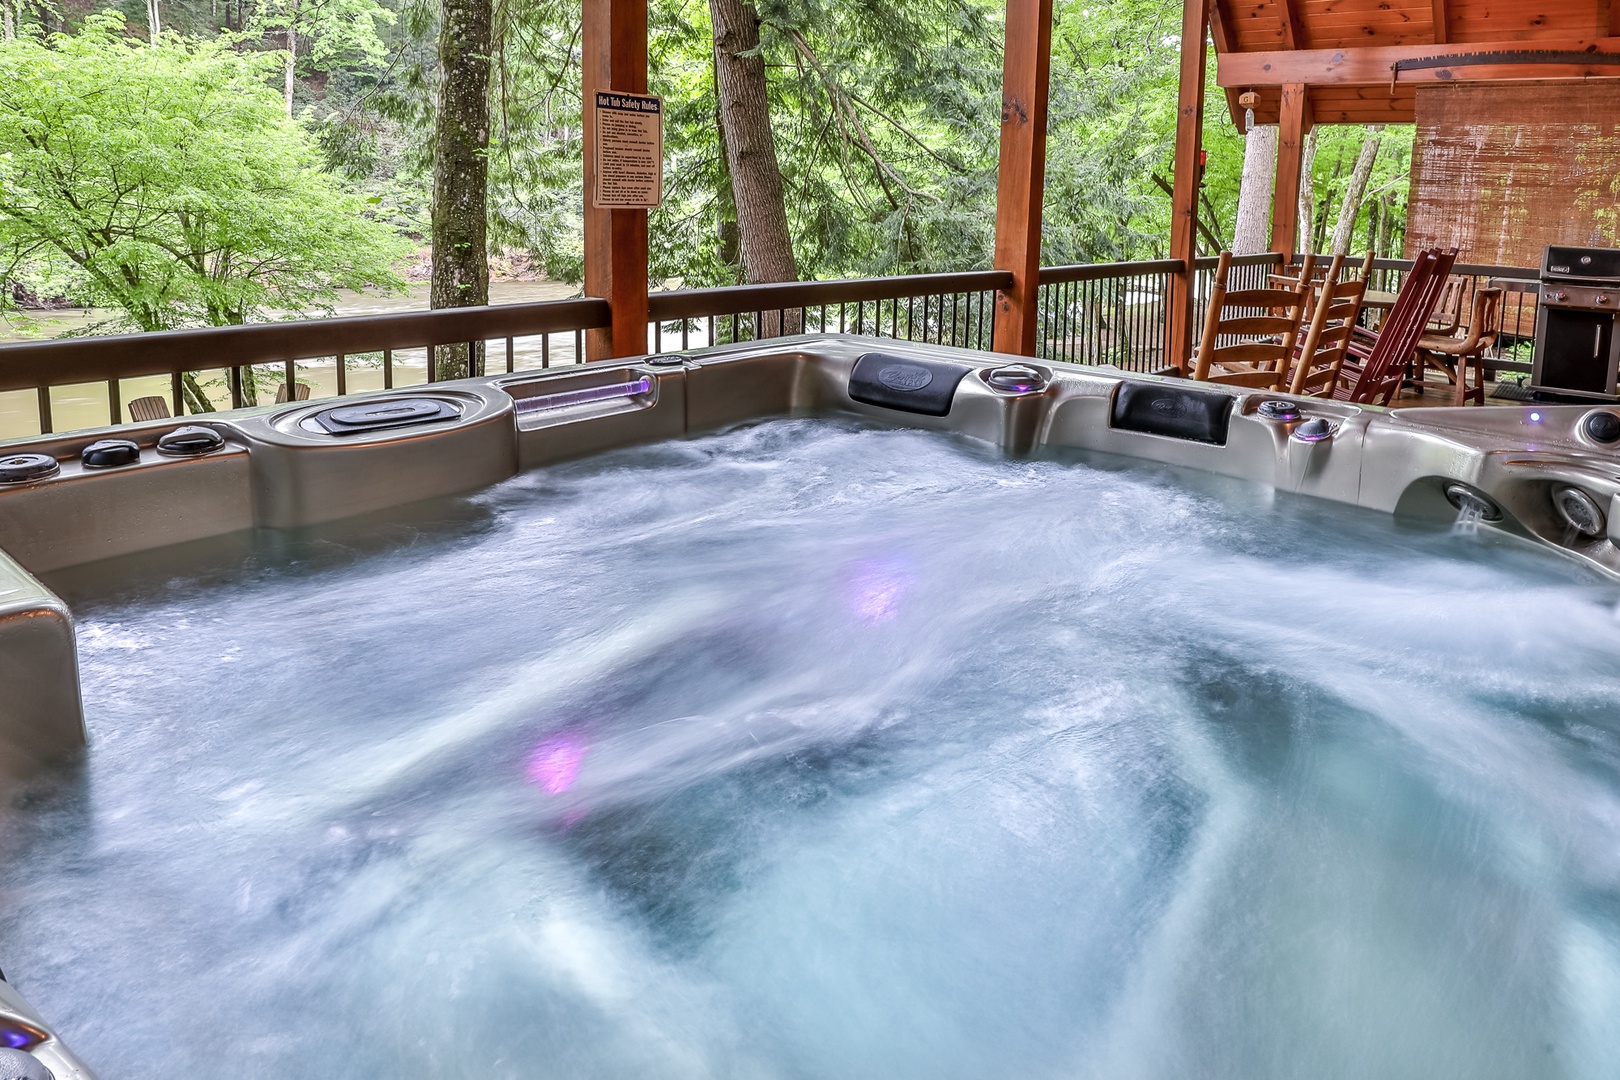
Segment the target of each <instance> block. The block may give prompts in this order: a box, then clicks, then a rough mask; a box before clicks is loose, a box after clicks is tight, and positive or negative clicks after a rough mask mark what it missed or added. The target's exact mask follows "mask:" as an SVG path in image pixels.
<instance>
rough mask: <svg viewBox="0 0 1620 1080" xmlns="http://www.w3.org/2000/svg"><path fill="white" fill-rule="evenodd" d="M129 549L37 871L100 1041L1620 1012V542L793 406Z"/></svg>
mask: <svg viewBox="0 0 1620 1080" xmlns="http://www.w3.org/2000/svg"><path fill="white" fill-rule="evenodd" d="M198 558H199V559H201V558H202V556H199V557H198ZM122 576H123V578H124V580H125V581H126V584H125V585H123V586H120V587H119V588H116V589H107V588H104V587H102V586H94V587H92V586H91V585H88V584H86V583H85V581H79V582H77V583H76V582H75V581H73V580H64V581H62V582H58V583H57V584H59V585H61V586H62V587H63V588H64V589H66V590H67V591H68V592H69V594H70V595H77V596H78V597H79V611H80V641H81V650H82V663H83V667H84V686H85V693H86V715H87V717H88V722H89V725H90V728H91V736H92V739H93V745H92V752H91V754H90V757H89V761H88V764H87V766H86V767H85V769H84V770H83V773H82V775H81V776H79V777H77V778H74V779H70V780H67V781H64V783H63V785H62V788H61V790H59V791H56V792H55V793H53V794H51V795H50V796H48V797H46V798H44V799H41V800H38V801H36V802H33V803H30V804H27V805H23V806H19V807H15V808H13V809H11V810H10V811H8V813H7V817H6V818H5V827H4V834H3V843H4V856H5V860H6V861H5V864H4V865H5V878H4V883H5V884H4V895H5V899H6V903H5V913H4V915H3V916H0V956H3V957H4V958H5V959H6V962H7V966H8V967H13V966H14V968H15V970H17V971H20V972H24V973H26V975H27V980H26V982H25V983H24V986H23V989H24V990H25V991H26V992H27V993H28V994H29V996H30V998H31V999H33V1000H34V1002H35V1003H36V1004H37V1005H38V1006H39V1007H40V1008H41V1009H42V1010H44V1011H45V1012H47V1013H48V1014H49V1015H51V1016H52V1017H53V1018H54V1019H56V1020H57V1021H58V1023H59V1026H60V1027H61V1029H62V1030H63V1031H64V1032H65V1033H66V1034H67V1036H68V1037H69V1038H70V1039H71V1040H72V1041H73V1043H74V1045H75V1047H76V1049H78V1051H79V1052H80V1054H81V1056H83V1057H84V1058H85V1059H86V1060H87V1061H90V1062H92V1063H93V1064H94V1065H95V1066H96V1067H97V1068H98V1070H100V1071H101V1073H102V1075H104V1076H107V1077H121V1078H144V1077H151V1078H157V1077H165V1078H167V1077H176V1076H185V1077H230V1078H242V1080H246V1078H258V1077H263V1078H271V1077H274V1078H284V1077H287V1076H294V1075H298V1076H304V1075H308V1076H334V1077H339V1076H340V1077H345V1078H372V1077H376V1078H383V1077H387V1078H415V1077H508V1076H509V1077H569V1078H582V1077H625V1076H645V1077H699V1076H703V1077H707V1076H726V1077H783V1078H787V1077H793V1078H801V1077H829V1078H831V1077H837V1078H846V1077H930V1078H937V1077H1004V1076H1029V1077H1039V1076H1064V1077H1092V1076H1095V1077H1122V1076H1125V1077H1187V1076H1200V1077H1244V1078H1253V1077H1280V1076H1310V1077H1322V1078H1327V1077H1369V1076H1414V1077H1415V1076H1422V1077H1445V1076H1455V1077H1470V1078H1474V1077H1518V1076H1523V1077H1546V1076H1551V1075H1563V1076H1571V1077H1587V1076H1591V1077H1598V1076H1603V1075H1608V1073H1607V1072H1606V1070H1607V1069H1609V1068H1610V1067H1611V1066H1612V1062H1613V1061H1614V1060H1615V1059H1616V1056H1617V1054H1620V840H1617V837H1620V776H1617V763H1620V716H1617V713H1620V708H1617V706H1616V705H1615V702H1616V701H1617V700H1620V667H1617V664H1616V658H1617V657H1620V621H1617V618H1616V613H1615V605H1616V593H1615V590H1614V589H1613V587H1612V586H1609V585H1604V584H1597V583H1595V582H1594V581H1593V579H1590V578H1588V577H1586V576H1584V575H1583V573H1582V572H1581V571H1579V570H1576V569H1574V568H1573V567H1572V566H1570V565H1567V564H1563V563H1559V562H1553V561H1550V560H1547V559H1545V558H1544V557H1541V556H1538V555H1535V554H1533V553H1528V552H1522V551H1519V550H1515V549H1511V548H1505V547H1499V546H1491V545H1490V544H1489V543H1488V542H1487V541H1486V540H1485V539H1482V538H1480V537H1470V536H1458V535H1452V534H1450V533H1447V532H1444V531H1434V532H1404V531H1400V530H1397V529H1395V528H1394V527H1392V526H1391V525H1390V524H1389V521H1388V519H1387V518H1384V517H1382V516H1379V515H1373V514H1364V513H1361V512H1358V511H1352V510H1348V509H1345V508H1343V507H1338V506H1333V505H1329V504H1325V503H1318V502H1314V501H1309V500H1293V499H1276V500H1274V499H1273V497H1272V496H1271V495H1270V493H1269V492H1267V491H1263V490H1261V489H1258V488H1253V487H1248V486H1245V485H1240V484H1237V483H1232V482H1226V481H1217V480H1211V479H1208V478H1203V479H1198V478H1188V477H1185V476H1171V475H1170V474H1168V473H1166V472H1164V471H1159V470H1151V469H1146V468H1143V467H1141V466H1131V467H1126V466H1123V465H1121V464H1119V463H1115V462H1108V461H1091V462H1078V461H1022V462H1009V461H1006V460H1002V459H1000V458H997V457H995V456H994V455H992V454H990V453H989V452H988V451H985V450H983V449H981V448H978V447H976V446H973V445H970V444H966V443H962V442H956V441H951V440H949V439H945V438H941V437H937V436H928V435H923V434H920V433H916V432H907V431H893V430H887V429H880V428H871V427H864V426H860V425H855V424H843V423H829V422H824V421H809V420H791V421H777V422H772V423H766V424H761V425H758V426H752V427H747V428H742V429H738V430H734V431H731V432H728V433H724V434H720V435H716V436H711V437H705V438H700V439H694V440H691V441H686V442H678V443H670V444H662V445H658V446H653V447H650V448H643V449H637V450H630V451H621V452H617V453H614V454H610V455H606V456H604V457H600V458H596V459H593V460H589V461H584V462H579V463H575V464H571V465H567V466H562V467H556V468H551V469H547V470H544V471H540V472H536V473H531V474H529V475H527V476H524V477H521V478H519V479H517V480H514V481H511V482H509V483H507V484H504V485H501V486H499V487H497V488H495V489H492V490H490V491H488V492H486V493H484V494H483V495H480V496H477V497H474V498H471V499H465V500H458V501H456V502H454V503H448V504H442V505H439V506H437V507H435V508H430V509H428V510H424V511H423V512H422V513H421V514H420V515H419V516H418V517H417V518H416V519H414V520H412V521H411V522H410V523H395V524H392V525H373V526H364V527H359V526H352V527H345V528H342V529H337V528H334V529H329V530H326V531H325V532H324V533H321V534H318V535H313V536H310V537H306V538H302V539H300V540H297V541H294V542H292V543H290V544H289V545H288V546H287V548H286V550H283V551H279V552H275V553H270V552H266V551H261V552H259V553H258V554H255V555H253V556H252V557H250V558H249V559H248V560H247V561H246V563H245V564H241V563H230V564H228V563H226V562H218V563H215V564H211V565H209V566H208V567H207V568H200V569H197V570H195V571H193V572H191V573H189V574H187V575H186V576H183V577H181V578H178V579H168V580H166V579H164V578H162V577H161V576H159V575H157V574H156V573H155V571H143V569H142V566H141V564H139V563H134V562H131V563H129V564H126V565H125V566H124V570H123V575H122ZM86 580H88V579H86ZM97 590H99V595H91V594H92V593H95V592H97Z"/></svg>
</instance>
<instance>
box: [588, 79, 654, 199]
mask: <svg viewBox="0 0 1620 1080" xmlns="http://www.w3.org/2000/svg"><path fill="white" fill-rule="evenodd" d="M592 198H593V200H594V201H595V203H596V205H597V206H611V207H627V208H628V207H653V206H657V205H658V204H659V203H660V202H662V201H663V198H664V102H663V100H662V99H661V98H656V97H648V96H646V95H645V94H616V93H613V92H612V91H609V90H598V91H597V92H596V190H595V191H594V192H593V193H592Z"/></svg>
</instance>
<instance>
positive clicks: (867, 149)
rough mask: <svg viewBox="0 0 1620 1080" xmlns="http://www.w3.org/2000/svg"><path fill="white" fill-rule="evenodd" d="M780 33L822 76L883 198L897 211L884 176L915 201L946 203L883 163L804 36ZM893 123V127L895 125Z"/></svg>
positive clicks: (841, 90) (845, 95) (794, 32)
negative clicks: (873, 170) (873, 171)
mask: <svg viewBox="0 0 1620 1080" xmlns="http://www.w3.org/2000/svg"><path fill="white" fill-rule="evenodd" d="M778 29H779V30H782V32H783V34H785V35H786V37H787V39H788V40H789V41H791V42H792V43H793V47H794V49H796V50H797V51H798V52H799V54H800V55H801V56H803V57H804V59H805V62H806V63H808V64H809V65H810V66H811V67H813V68H815V69H816V72H817V73H818V74H819V75H820V76H821V81H822V85H823V87H824V88H825V89H826V92H827V97H828V99H829V100H831V102H832V104H833V108H834V109H836V110H838V111H839V112H840V113H841V114H842V117H843V120H847V121H848V125H849V126H848V130H849V131H851V132H853V134H854V141H855V144H856V145H857V146H859V147H860V149H861V151H862V153H864V154H865V155H866V156H867V157H868V158H870V159H871V160H872V164H873V166H874V167H875V168H876V169H877V170H878V182H879V183H880V184H882V186H883V191H884V194H885V195H887V196H888V197H889V201H890V202H891V203H893V204H894V208H895V209H896V210H898V209H899V208H900V204H899V202H898V201H897V200H896V199H895V197H894V194H893V192H892V191H891V190H890V188H889V184H888V182H887V181H886V180H884V175H885V174H886V175H887V176H888V177H889V178H890V179H892V180H893V181H894V183H895V185H896V186H897V187H899V188H900V189H901V190H902V191H904V192H905V193H906V194H907V195H910V196H912V197H913V198H917V199H927V200H928V201H930V202H935V203H938V202H943V201H944V200H942V199H940V198H939V196H937V195H931V194H929V193H928V192H926V191H918V190H917V189H916V188H914V187H912V186H911V185H910V184H908V183H906V178H905V177H904V176H902V175H901V174H900V172H899V171H898V170H897V169H895V168H894V166H892V165H890V164H889V163H888V162H887V161H885V160H884V158H883V155H882V154H880V153H879V152H878V149H877V147H876V146H875V145H873V143H872V137H871V135H870V134H869V133H868V132H867V130H866V125H865V124H862V123H861V118H860V116H859V114H857V113H856V111H855V106H854V104H853V102H852V101H851V99H850V96H849V93H848V91H846V90H845V89H844V88H843V87H842V86H840V85H839V83H838V80H837V79H835V78H833V76H832V74H831V73H830V72H828V70H827V69H826V68H825V67H824V66H823V65H822V63H821V60H820V58H819V57H817V56H816V54H815V51H814V50H813V49H811V48H810V43H809V42H808V41H806V40H805V39H804V35H803V34H801V33H799V32H798V31H797V30H793V29H785V28H782V27H778ZM874 111H875V110H874ZM885 119H887V118H885ZM843 120H841V121H840V127H842V126H843ZM890 122H891V123H893V121H890ZM908 134H909V133H908Z"/></svg>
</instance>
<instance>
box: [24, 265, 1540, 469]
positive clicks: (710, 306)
mask: <svg viewBox="0 0 1620 1080" xmlns="http://www.w3.org/2000/svg"><path fill="white" fill-rule="evenodd" d="M1281 262H1282V258H1281V257H1280V256H1277V255H1273V254H1264V255H1247V256H1240V257H1239V258H1238V259H1237V260H1236V265H1237V269H1236V270H1235V272H1234V278H1235V280H1236V281H1237V282H1239V283H1240V284H1241V285H1243V286H1250V285H1257V284H1259V283H1261V282H1262V281H1263V280H1264V277H1265V275H1266V273H1268V272H1269V271H1270V270H1271V268H1273V267H1275V266H1277V265H1279V264H1280V263H1281ZM1181 266H1182V264H1181V263H1180V262H1179V261H1176V260H1159V261H1154V262H1125V263H1098V264H1087V265H1077V266H1054V267H1046V268H1043V269H1042V270H1041V275H1040V294H1039V318H1040V323H1039V330H1040V332H1039V333H1038V335H1037V344H1036V353H1037V355H1038V356H1040V357H1043V358H1046V359H1051V360H1065V361H1069V362H1073V363H1081V364H1102V363H1107V364H1114V365H1117V366H1119V367H1122V368H1125V369H1127V370H1133V371H1149V370H1153V369H1155V368H1158V367H1160V366H1161V365H1162V364H1163V363H1164V357H1165V340H1166V325H1165V298H1166V296H1167V295H1168V293H1169V285H1170V277H1171V275H1173V274H1176V273H1179V272H1180V271H1181ZM1214 266H1215V259H1213V258H1200V259H1199V260H1198V262H1197V271H1198V274H1197V281H1196V290H1195V296H1194V300H1195V309H1196V310H1198V311H1202V309H1203V306H1204V302H1205V301H1204V298H1205V297H1207V295H1208V290H1209V279H1210V275H1211V272H1212V271H1213V269H1214ZM1374 266H1375V271H1374V273H1375V275H1376V276H1375V280H1374V287H1376V288H1383V289H1387V290H1389V291H1394V290H1395V289H1397V288H1398V287H1399V281H1400V277H1401V275H1402V273H1403V272H1404V271H1405V270H1406V269H1407V268H1408V267H1409V266H1410V263H1407V262H1405V261H1402V260H1390V259H1380V260H1378V261H1377V262H1376V263H1375V264H1374ZM1457 272H1458V273H1462V274H1468V275H1471V276H1473V277H1474V278H1475V279H1476V280H1477V281H1485V280H1496V281H1498V282H1499V283H1501V282H1507V283H1512V282H1524V283H1526V284H1527V285H1529V287H1530V288H1531V290H1532V291H1530V292H1510V294H1509V298H1510V299H1509V306H1508V312H1507V324H1508V325H1507V332H1506V334H1504V340H1503V342H1502V344H1501V345H1499V346H1498V350H1497V354H1496V356H1495V359H1496V361H1497V363H1496V365H1495V366H1496V367H1497V368H1498V369H1502V370H1513V371H1517V370H1529V367H1528V363H1527V362H1526V361H1527V356H1519V355H1517V354H1518V353H1524V352H1526V348H1525V346H1524V345H1523V342H1524V340H1525V339H1527V338H1528V337H1529V336H1530V335H1531V334H1532V333H1533V330H1534V311H1535V293H1534V291H1533V288H1534V286H1533V284H1532V283H1533V282H1534V279H1535V277H1536V274H1537V271H1536V270H1534V269H1527V268H1523V267H1500V266H1465V265H1459V266H1458V267H1457ZM1011 283H1012V275H1011V274H1010V273H1008V272H1006V271H999V270H982V271H972V272H966V273H957V274H915V275H907V276H897V277H886V278H870V279H857V280H845V281H799V282H783V283H780V284H769V285H747V286H736V287H730V288H718V289H686V290H675V291H670V292H659V293H654V294H653V295H652V296H651V297H650V298H649V316H650V320H649V323H648V347H649V349H651V350H652V351H663V350H665V349H671V348H681V349H686V348H696V347H701V346H704V345H710V344H720V343H726V342H736V341H750V340H755V339H758V338H763V337H773V336H778V335H782V334H791V333H798V332H801V331H807V332H841V333H843V332H847V333H857V334H870V335H875V336H880V337H892V338H899V339H904V340H909V341H923V342H930V343H934V344H941V345H961V346H967V347H971V348H981V349H985V348H989V347H990V343H991V341H992V339H993V334H994V328H995V321H996V304H995V294H996V291H997V290H999V289H1002V288H1006V287H1008V286H1009V285H1011ZM608 318H609V312H608V306H607V302H606V301H603V300H598V299H577V300H554V301H546V302H542V303H528V304H502V305H495V306H490V307H476V308H456V309H450V310H442V311H413V312H402V313H394V314H380V315H363V316H349V317H343V318H332V319H313V320H302V321H289V322H274V323H254V324H250V325H246V326H226V327H210V328H205V329H198V330H174V331H166V332H161V333H153V334H126V335H117V336H109V337H83V338H68V339H57V340H53V341H37V342H24V343H18V344H11V345H0V395H3V394H7V393H11V394H15V393H18V392H21V393H24V394H31V395H32V396H33V398H34V400H35V402H36V404H37V408H36V409H34V410H31V411H37V417H38V422H37V425H30V426H36V427H37V431H38V432H40V433H44V432H49V431H51V430H53V428H54V426H55V425H54V423H53V421H54V419H55V414H56V412H57V411H58V410H57V409H55V408H53V393H54V395H56V396H58V397H60V396H71V395H72V393H73V389H72V388H75V387H78V388H79V397H80V399H81V404H80V407H79V408H78V409H77V413H76V419H77V421H78V422H87V423H101V422H111V423H119V422H121V421H122V420H124V419H125V417H124V416H123V408H124V406H123V402H124V400H125V398H126V396H127V395H126V390H127V389H128V388H126V387H125V386H124V385H123V383H124V382H125V381H126V380H131V379H146V380H148V382H147V389H146V390H145V391H144V392H146V393H152V392H153V391H152V389H151V387H152V385H153V384H152V382H151V381H150V380H151V379H152V378H153V377H160V378H162V377H166V378H165V381H164V382H160V383H158V384H157V385H159V386H163V387H164V388H165V389H166V395H165V396H167V397H168V398H169V399H170V401H171V404H172V406H173V412H174V414H175V415H182V414H183V413H185V412H188V411H191V412H195V411H197V409H198V406H199V403H198V402H196V401H195V400H193V401H191V402H190V408H188V407H187V406H188V402H187V395H186V394H185V393H184V392H183V389H184V388H183V385H182V383H183V377H184V376H185V375H187V374H195V375H201V376H203V377H204V379H205V381H204V382H203V384H202V385H204V386H205V387H206V395H207V398H208V400H207V402H206V404H207V405H211V406H213V407H216V408H228V407H240V406H242V405H244V404H253V403H255V402H256V401H258V402H259V403H263V402H262V401H260V400H259V395H260V394H264V396H272V395H273V393H274V389H273V388H274V387H275V386H277V385H279V384H280V383H281V382H283V381H284V382H286V383H287V384H288V385H291V384H292V383H294V382H295V381H297V380H298V378H299V371H300V369H302V370H303V371H304V373H305V375H306V377H307V376H309V375H310V374H312V373H315V372H322V373H324V374H323V375H322V381H323V383H325V384H326V391H327V392H331V391H334V390H335V392H336V393H337V394H339V395H342V394H346V393H349V392H350V391H351V389H356V387H354V386H353V385H352V384H353V383H354V381H355V379H354V375H355V372H356V371H357V370H361V369H364V370H365V371H366V372H367V375H366V378H365V379H364V382H365V384H366V385H365V386H364V387H362V388H364V389H375V388H376V386H377V384H378V383H379V381H380V384H381V386H382V387H384V388H389V387H393V386H396V385H409V384H413V383H417V382H421V381H424V380H425V381H428V382H431V381H433V377H434V370H433V369H434V365H433V364H432V363H430V362H428V360H429V357H428V352H429V350H431V349H434V348H436V347H440V346H445V345H457V344H462V343H470V344H482V345H483V348H482V349H472V350H470V351H471V352H472V353H473V354H474V355H475V356H476V357H480V358H481V366H482V367H483V368H484V369H485V370H491V369H493V370H499V369H501V368H504V369H505V370H506V371H514V370H526V369H529V368H544V367H550V366H552V364H553V363H573V362H577V361H578V359H579V358H580V357H581V356H582V355H583V335H584V333H585V331H587V330H591V329H595V328H598V327H604V326H607V325H608ZM402 354H408V355H402ZM418 356H420V359H417V357H418ZM267 368H268V370H266V369H267ZM378 369H380V380H379V378H378ZM249 373H257V377H255V375H254V374H249ZM86 386H90V387H92V388H94V387H99V389H97V390H96V395H95V396H96V398H97V400H98V401H101V400H102V399H103V397H104V400H105V409H104V411H102V412H101V413H100V415H103V416H105V417H106V420H105V421H102V420H99V419H96V420H88V421H87V420H86V419H85V408H86V406H84V405H83V404H82V400H83V398H84V393H83V390H84V388H85V387H86ZM256 390H257V391H258V393H256V392H255V391H256ZM97 408H100V406H99V405H98V406H97ZM15 411H16V410H15V409H13V413H15ZM13 426H15V425H14V424H13ZM33 433H34V432H32V431H28V430H15V431H6V430H0V438H4V437H12V436H17V435H27V434H33Z"/></svg>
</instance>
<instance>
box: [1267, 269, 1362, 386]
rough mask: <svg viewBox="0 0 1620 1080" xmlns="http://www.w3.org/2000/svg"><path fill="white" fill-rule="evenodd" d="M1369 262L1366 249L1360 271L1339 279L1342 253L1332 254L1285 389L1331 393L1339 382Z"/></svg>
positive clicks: (1359, 314) (1354, 325) (1359, 310)
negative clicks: (1355, 275) (1356, 274)
mask: <svg viewBox="0 0 1620 1080" xmlns="http://www.w3.org/2000/svg"><path fill="white" fill-rule="evenodd" d="M1372 264H1373V253H1372V252H1370V251H1369V252H1368V253H1367V256H1366V258H1364V259H1362V260H1361V274H1360V275H1359V276H1357V277H1347V278H1343V279H1342V280H1341V278H1340V276H1339V275H1340V273H1341V272H1342V271H1343V269H1344V256H1343V255H1335V256H1333V262H1332V263H1331V264H1329V266H1328V271H1327V276H1326V277H1325V278H1323V279H1322V284H1321V286H1320V287H1319V289H1318V293H1317V300H1316V306H1315V307H1314V308H1313V309H1312V314H1311V322H1310V326H1308V327H1307V328H1306V330H1305V340H1304V343H1303V344H1302V345H1301V346H1300V350H1299V355H1298V356H1297V357H1295V359H1294V373H1293V376H1292V378H1290V379H1289V382H1288V392H1289V393H1291V394H1311V395H1314V396H1317V397H1332V396H1333V391H1334V390H1335V389H1336V388H1337V387H1338V385H1339V373H1340V372H1341V371H1343V369H1344V358H1345V355H1346V353H1348V352H1349V349H1350V338H1351V335H1352V334H1353V333H1354V332H1355V328H1356V320H1357V319H1358V318H1360V316H1361V302H1362V300H1363V299H1365V297H1366V295H1367V282H1368V280H1369V279H1370V277H1371V276H1372Z"/></svg>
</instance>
